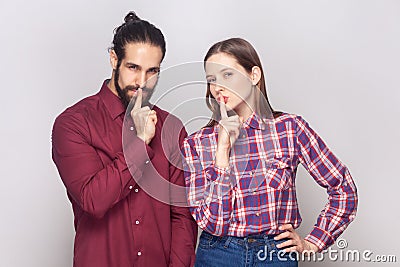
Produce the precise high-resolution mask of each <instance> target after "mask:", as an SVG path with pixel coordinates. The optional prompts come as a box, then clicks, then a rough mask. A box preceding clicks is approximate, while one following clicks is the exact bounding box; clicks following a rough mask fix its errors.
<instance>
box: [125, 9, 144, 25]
mask: <svg viewBox="0 0 400 267" xmlns="http://www.w3.org/2000/svg"><path fill="white" fill-rule="evenodd" d="M139 20H140V18H139V17H138V16H137V15H136V13H135V12H133V11H129V13H128V14H127V15H126V16H125V18H124V21H125V23H127V22H130V21H139Z"/></svg>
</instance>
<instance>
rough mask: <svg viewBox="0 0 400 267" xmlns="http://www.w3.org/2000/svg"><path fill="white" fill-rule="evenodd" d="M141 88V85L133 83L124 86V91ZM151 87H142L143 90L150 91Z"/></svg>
mask: <svg viewBox="0 0 400 267" xmlns="http://www.w3.org/2000/svg"><path fill="white" fill-rule="evenodd" d="M139 88H141V87H140V86H133V85H128V86H126V87H125V88H124V91H125V92H127V91H137V90H138V89H139ZM150 90H151V89H150V88H147V87H142V92H149V91H150Z"/></svg>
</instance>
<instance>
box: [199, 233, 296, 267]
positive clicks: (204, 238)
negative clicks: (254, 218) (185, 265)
mask: <svg viewBox="0 0 400 267" xmlns="http://www.w3.org/2000/svg"><path fill="white" fill-rule="evenodd" d="M284 241H285V240H279V241H275V240H274V239H273V236H271V235H263V234H260V235H251V236H248V237H234V236H213V235H210V234H209V233H207V232H205V231H203V232H202V234H201V236H200V240H199V245H198V248H197V253H196V264H195V267H214V266H215V267H224V266H226V267H250V266H251V267H253V266H254V267H255V266H271V267H275V266H276V267H278V266H279V267H297V266H298V263H297V260H296V255H295V254H293V253H290V254H289V253H284V252H283V251H282V250H280V249H278V248H277V247H276V245H277V244H279V243H282V242H284Z"/></svg>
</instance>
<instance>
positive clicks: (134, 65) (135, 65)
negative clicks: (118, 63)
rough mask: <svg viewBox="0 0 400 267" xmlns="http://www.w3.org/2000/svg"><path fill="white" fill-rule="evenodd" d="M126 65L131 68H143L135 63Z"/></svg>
mask: <svg viewBox="0 0 400 267" xmlns="http://www.w3.org/2000/svg"><path fill="white" fill-rule="evenodd" d="M125 65H126V66H130V67H131V66H133V67H138V68H140V69H141V68H142V67H141V66H139V65H138V64H135V63H133V62H126V63H125Z"/></svg>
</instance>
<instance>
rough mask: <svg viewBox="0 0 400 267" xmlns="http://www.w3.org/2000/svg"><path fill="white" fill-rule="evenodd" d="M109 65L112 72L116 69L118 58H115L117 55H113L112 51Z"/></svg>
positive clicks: (112, 51)
mask: <svg viewBox="0 0 400 267" xmlns="http://www.w3.org/2000/svg"><path fill="white" fill-rule="evenodd" d="M110 64H111V68H112V69H113V70H116V69H117V64H118V57H117V54H116V53H115V51H114V49H111V50H110Z"/></svg>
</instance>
